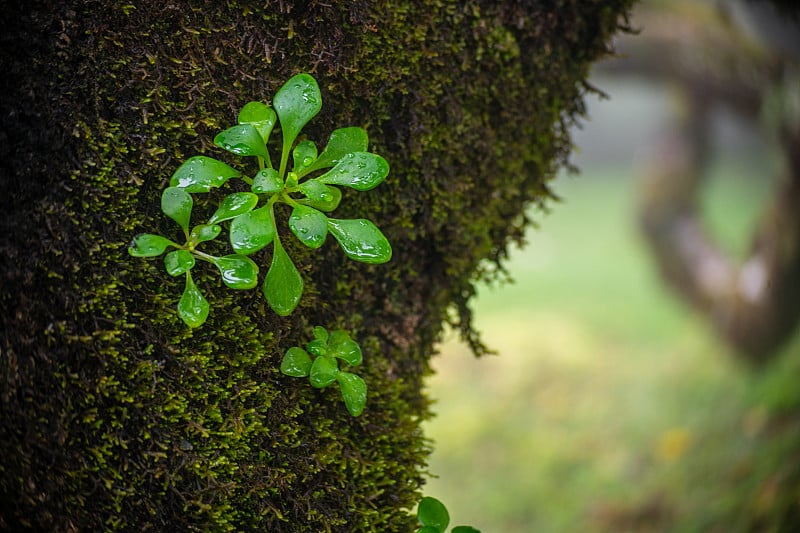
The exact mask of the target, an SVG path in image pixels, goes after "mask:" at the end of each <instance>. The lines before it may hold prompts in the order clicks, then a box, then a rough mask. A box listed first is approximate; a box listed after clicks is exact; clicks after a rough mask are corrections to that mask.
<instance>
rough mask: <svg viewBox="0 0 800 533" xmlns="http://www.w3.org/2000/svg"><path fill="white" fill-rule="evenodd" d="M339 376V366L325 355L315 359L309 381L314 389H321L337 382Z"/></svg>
mask: <svg viewBox="0 0 800 533" xmlns="http://www.w3.org/2000/svg"><path fill="white" fill-rule="evenodd" d="M337 374H339V365H337V364H336V360H335V359H334V358H332V357H327V356H325V355H323V356H321V357H317V358H316V359H314V364H312V365H311V372H310V374H309V381H311V385H312V386H313V387H316V388H318V389H321V388H323V387H327V386H328V385H330V384H331V383H333V382H334V381H336V375H337Z"/></svg>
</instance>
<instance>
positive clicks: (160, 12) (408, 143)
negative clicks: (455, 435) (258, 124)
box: [0, 0, 630, 532]
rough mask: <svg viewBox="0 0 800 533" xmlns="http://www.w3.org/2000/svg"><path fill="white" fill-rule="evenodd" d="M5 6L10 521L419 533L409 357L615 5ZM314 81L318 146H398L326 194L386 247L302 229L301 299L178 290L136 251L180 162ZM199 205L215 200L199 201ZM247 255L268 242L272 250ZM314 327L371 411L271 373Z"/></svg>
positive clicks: (561, 140)
mask: <svg viewBox="0 0 800 533" xmlns="http://www.w3.org/2000/svg"><path fill="white" fill-rule="evenodd" d="M262 4H264V5H261V4H259V5H251V4H250V3H248V2H241V3H239V2H213V3H207V2H189V1H186V2H174V1H163V0H158V1H144V2H138V3H130V4H124V3H116V2H91V1H73V2H63V3H62V2H59V3H52V2H35V1H34V2H3V8H2V12H3V13H4V14H5V17H4V29H3V32H2V35H1V36H0V41H1V44H2V47H1V50H2V51H0V57H1V58H2V67H3V72H4V76H3V79H2V81H0V83H2V90H1V91H0V112H1V115H0V116H2V128H1V129H0V139H2V142H0V150H2V157H1V158H0V183H1V184H2V191H3V194H2V198H0V204H1V206H2V211H3V219H2V220H3V222H2V231H0V235H2V237H1V238H0V261H1V262H2V289H0V302H1V304H0V305H2V316H0V320H2V322H1V323H2V333H1V335H2V337H1V339H0V343H1V344H0V348H1V349H2V354H1V355H2V357H0V457H2V461H0V529H3V528H9V529H12V530H24V529H30V530H39V531H43V530H47V531H93V530H134V529H141V530H151V531H165V530H174V531H196V530H202V531H217V530H219V531H223V530H257V531H270V532H281V531H347V532H353V531H411V530H413V529H414V519H413V517H412V516H411V515H410V514H409V512H408V509H410V508H412V507H413V505H414V504H415V502H416V501H417V500H418V499H419V497H420V488H421V486H422V485H423V483H424V474H425V460H426V455H427V453H428V451H429V446H430V443H429V442H428V441H427V440H426V439H425V437H424V435H423V434H422V432H421V430H420V423H421V421H422V420H423V419H425V418H426V417H428V416H430V411H429V404H428V401H427V399H426V397H425V395H424V393H423V378H424V377H425V375H426V374H428V373H429V372H430V368H429V365H428V361H429V358H430V357H431V355H432V354H433V353H434V351H435V347H434V344H435V342H436V341H437V339H439V337H440V334H441V331H442V326H443V323H445V322H446V321H447V320H448V316H451V314H449V313H448V310H449V309H451V308H453V307H455V308H456V309H457V311H458V312H456V313H455V316H456V317H459V318H456V319H451V321H452V322H454V323H455V325H456V327H459V328H461V329H462V330H463V331H464V334H465V336H466V337H467V338H468V339H470V340H472V342H473V344H474V345H475V346H476V347H479V343H478V341H477V340H476V337H475V334H474V332H472V329H471V326H470V324H469V310H468V307H467V305H466V302H467V300H468V299H469V297H470V296H471V295H472V293H473V288H472V283H473V282H474V281H475V280H477V279H479V278H481V277H486V276H490V275H491V274H490V272H492V271H493V270H495V269H493V268H488V267H486V265H487V264H489V263H491V262H493V263H496V264H497V263H499V261H500V260H501V259H502V258H503V257H504V256H505V250H506V247H507V246H508V245H509V243H511V242H518V241H521V239H522V235H523V230H524V227H525V225H526V222H527V217H526V214H525V212H526V208H527V207H529V206H530V205H531V204H532V203H543V202H545V201H546V200H547V199H548V198H549V192H548V188H547V180H548V179H549V178H551V177H552V176H553V174H554V172H555V170H556V169H557V168H558V167H559V166H561V165H563V164H565V163H566V160H567V156H568V153H569V150H570V141H569V136H568V133H567V128H568V127H569V126H570V124H572V123H573V122H574V121H575V120H576V118H577V117H578V116H579V115H580V114H581V113H582V112H583V103H582V95H583V93H584V92H585V91H586V90H587V88H586V85H585V84H584V80H585V78H586V76H587V72H588V68H589V66H590V64H591V62H592V61H594V60H595V59H597V58H599V57H601V56H603V55H605V54H607V53H608V44H607V43H608V42H609V39H610V37H611V35H612V34H613V33H614V32H615V31H617V30H618V29H619V27H620V25H621V24H624V21H625V14H626V12H627V10H628V9H629V7H630V2H629V1H627V0H619V1H614V2H608V1H603V2H600V1H585V0H580V1H579V0H559V1H546V2H545V1H534V2H518V1H506V2H494V1H488V0H487V1H470V2H456V1H437V2H427V1H425V2H423V1H400V2H396V1H391V2H388V1H379V0H375V1H366V0H356V1H353V2H316V1H297V2H284V1H280V2H266V3H262ZM302 71H305V72H310V73H312V74H313V75H314V76H315V77H316V78H317V80H318V81H319V84H320V87H321V90H322V96H323V108H322V112H321V113H320V115H318V116H317V117H316V118H315V119H314V121H312V122H311V123H310V124H309V126H307V127H306V128H305V130H304V133H305V134H307V135H308V137H309V138H310V139H312V140H314V141H316V142H317V143H318V144H323V143H324V142H325V140H327V137H328V135H329V134H330V132H331V131H332V130H333V129H335V128H337V127H342V126H362V127H365V128H366V129H367V130H368V132H369V135H370V141H371V142H370V149H371V151H374V152H376V153H378V154H381V155H382V156H384V157H385V158H386V159H387V160H388V161H389V163H390V165H391V169H392V170H391V173H390V175H389V178H388V179H387V180H386V181H385V182H384V183H383V184H382V185H381V186H380V187H379V188H378V189H376V190H374V191H372V192H370V193H369V194H360V195H346V197H345V201H343V203H342V207H341V208H339V210H337V215H341V216H342V217H343V218H360V217H364V218H370V219H372V220H374V221H375V222H376V223H377V224H378V225H379V226H380V227H381V228H382V229H383V230H384V232H385V233H386V235H387V237H388V238H389V240H390V241H391V242H392V244H393V247H394V258H393V260H392V262H391V263H390V264H389V265H385V266H367V265H363V264H356V263H353V262H350V261H348V260H346V259H345V258H344V257H343V254H341V251H340V250H338V249H336V247H334V246H333V245H330V244H329V245H326V246H324V247H323V248H322V249H321V250H317V251H309V250H306V249H304V248H303V247H301V246H299V245H296V243H294V242H293V241H292V240H291V238H290V237H291V236H290V235H288V231H287V228H286V227H285V226H281V227H279V230H280V231H281V232H282V233H284V232H285V233H286V234H287V236H286V238H285V239H284V242H285V243H287V247H289V248H290V250H289V251H290V255H291V256H292V257H293V258H294V259H295V262H296V264H297V265H298V266H299V267H300V269H301V274H302V276H303V278H304V280H305V283H306V290H305V293H304V296H303V298H302V300H301V302H300V305H299V307H298V308H297V309H296V310H295V311H294V313H293V314H292V315H290V316H289V317H286V318H281V317H278V316H276V315H275V314H273V313H272V312H271V311H269V308H268V307H267V306H266V304H265V302H264V300H263V297H262V296H261V295H260V294H259V293H258V291H251V292H243V291H231V290H229V289H227V288H226V287H224V286H221V284H220V283H219V280H218V277H217V276H216V275H215V274H214V273H213V272H211V271H210V270H202V269H201V270H200V271H198V274H197V275H196V282H197V284H198V285H199V286H201V287H202V289H203V290H204V292H205V294H206V297H207V298H208V300H209V302H210V303H211V307H212V309H211V315H210V317H209V320H208V322H207V323H206V324H205V325H204V326H203V327H201V328H198V329H196V330H189V329H188V328H186V326H185V325H184V324H183V323H182V322H181V321H180V319H179V318H178V316H177V314H176V313H175V304H176V303H177V300H178V298H179V297H180V291H181V287H180V284H179V283H178V282H176V280H175V279H174V278H170V277H169V276H167V275H166V274H165V273H164V271H163V268H162V266H161V265H160V262H159V261H153V260H150V261H148V260H142V259H137V258H132V257H129V256H128V254H127V245H128V242H129V241H130V239H131V238H132V237H133V236H134V235H135V234H137V233H139V232H142V231H147V232H154V233H155V232H160V233H162V234H165V235H168V234H169V232H170V231H172V226H171V225H170V224H171V221H169V220H164V218H165V217H163V216H162V215H161V213H160V211H159V197H160V194H161V190H162V189H163V188H164V187H165V185H166V183H167V182H168V180H169V177H170V176H171V174H172V173H173V172H174V170H175V169H176V168H177V167H178V165H180V163H181V162H182V161H184V160H185V159H186V158H188V157H190V156H192V155H196V154H206V155H210V156H213V157H218V158H223V159H224V155H222V154H221V153H220V151H219V150H218V149H216V148H215V147H213V145H212V143H211V140H212V139H213V137H214V135H215V134H216V133H217V132H219V131H221V130H222V129H224V128H226V127H228V126H229V125H232V124H233V123H234V122H235V120H236V113H237V112H238V110H239V109H240V108H241V106H242V105H243V104H244V103H246V102H248V101H250V100H261V101H265V102H267V103H269V99H270V98H271V96H272V95H273V94H274V93H275V91H276V90H277V89H278V88H279V87H280V86H281V85H282V84H283V82H285V81H286V80H287V79H288V78H289V77H290V76H291V75H293V74H295V73H297V72H302ZM201 207H205V208H208V207H209V206H207V205H203V206H201ZM264 254H266V255H263V256H261V257H260V260H259V262H260V263H261V264H267V263H268V258H269V254H268V253H267V252H264ZM315 325H321V326H325V327H328V328H336V327H341V328H344V329H347V330H348V331H350V332H351V333H352V334H353V335H354V337H355V338H356V339H358V340H359V342H360V343H361V345H362V347H363V349H364V352H365V354H364V355H365V363H364V365H363V368H364V370H363V374H362V375H363V376H364V377H365V379H366V381H367V383H368V386H369V399H368V403H367V408H366V410H365V412H364V413H363V414H362V415H361V416H360V417H358V418H353V417H351V416H349V414H348V413H347V412H346V411H345V410H344V408H343V406H342V405H341V401H340V399H339V400H338V401H337V398H336V396H335V395H334V393H333V392H330V391H327V389H325V390H323V391H318V390H314V389H312V388H311V387H309V386H308V384H307V383H302V382H301V381H300V380H295V379H292V378H287V377H285V376H283V375H281V374H280V372H279V365H280V360H281V357H282V355H283V353H284V352H285V350H286V349H287V348H289V347H290V346H294V345H301V344H303V343H304V342H306V341H307V340H309V336H310V331H311V328H312V327H313V326H315Z"/></svg>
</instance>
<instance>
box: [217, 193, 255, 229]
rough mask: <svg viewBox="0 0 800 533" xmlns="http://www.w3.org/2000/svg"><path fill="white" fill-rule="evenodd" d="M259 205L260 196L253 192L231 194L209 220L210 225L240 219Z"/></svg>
mask: <svg viewBox="0 0 800 533" xmlns="http://www.w3.org/2000/svg"><path fill="white" fill-rule="evenodd" d="M257 203H258V195H256V194H253V193H251V192H235V193H231V194H229V195H228V196H226V197H225V199H224V200H222V203H221V204H220V205H219V208H217V210H216V211H215V212H214V214H213V215H211V218H209V219H208V223H209V224H214V223H215V222H222V221H223V220H230V219H232V218H235V217H238V216H239V215H242V214H244V213H247V212H248V211H252V209H253V208H254V207H255V206H256V204H257Z"/></svg>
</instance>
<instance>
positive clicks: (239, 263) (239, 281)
mask: <svg viewBox="0 0 800 533" xmlns="http://www.w3.org/2000/svg"><path fill="white" fill-rule="evenodd" d="M213 261H214V264H215V265H217V268H218V269H219V273H220V274H221V275H222V282H223V283H225V285H227V286H228V287H230V288H231V289H252V288H253V287H255V286H256V285H257V284H258V265H256V264H255V263H254V262H253V260H252V259H250V258H249V257H245V256H243V255H239V254H232V255H226V256H224V257H215V258H214V260H213Z"/></svg>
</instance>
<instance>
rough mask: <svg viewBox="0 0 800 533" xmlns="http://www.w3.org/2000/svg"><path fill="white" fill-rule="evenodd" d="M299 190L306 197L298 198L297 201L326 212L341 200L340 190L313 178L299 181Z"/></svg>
mask: <svg viewBox="0 0 800 533" xmlns="http://www.w3.org/2000/svg"><path fill="white" fill-rule="evenodd" d="M300 192H302V193H303V194H305V195H306V197H307V198H308V199H301V200H298V203H301V204H304V205H307V206H309V207H313V208H314V209H319V210H320V211H325V212H327V213H329V212H331V211H333V210H334V209H336V208H337V207H339V202H341V201H342V191H340V190H339V189H337V188H336V187H332V186H330V185H325V184H324V183H320V182H318V181H317V180H315V179H312V180H307V181H304V182H303V183H301V184H300Z"/></svg>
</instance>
